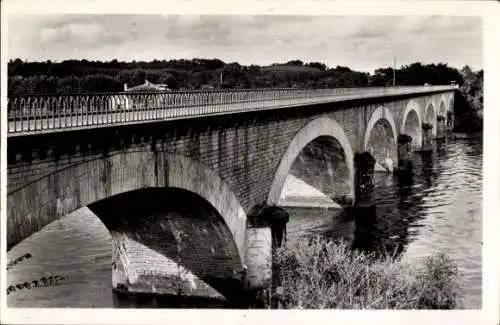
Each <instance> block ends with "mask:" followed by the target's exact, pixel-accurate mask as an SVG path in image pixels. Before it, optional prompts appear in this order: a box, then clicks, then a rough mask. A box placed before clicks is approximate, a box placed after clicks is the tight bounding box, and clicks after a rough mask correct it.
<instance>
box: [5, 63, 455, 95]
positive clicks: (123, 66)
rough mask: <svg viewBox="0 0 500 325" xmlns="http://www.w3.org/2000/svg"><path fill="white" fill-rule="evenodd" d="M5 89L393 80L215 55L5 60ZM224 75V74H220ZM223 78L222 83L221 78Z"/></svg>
mask: <svg viewBox="0 0 500 325" xmlns="http://www.w3.org/2000/svg"><path fill="white" fill-rule="evenodd" d="M8 75H9V78H8V91H9V94H23V93H59V92H95V91H99V92H111V91H122V90H123V89H124V84H127V85H128V86H130V87H133V86H136V85H139V84H142V83H143V82H144V80H145V79H148V80H149V81H151V82H153V83H161V84H167V85H168V87H169V88H171V89H174V90H177V89H181V90H182V89H207V88H208V89H210V88H270V87H274V88H288V87H296V88H313V87H314V88H334V87H365V86H386V85H391V84H392V68H381V69H377V70H376V72H375V74H374V75H370V74H368V73H365V72H359V71H353V70H351V69H349V68H348V67H342V66H336V67H328V66H326V65H325V64H324V63H321V62H309V63H305V62H303V61H301V60H291V61H288V62H286V63H275V64H272V65H270V66H266V67H261V66H257V65H250V66H242V65H240V64H238V63H236V62H232V63H225V62H223V61H221V60H219V59H199V58H194V59H191V60H184V59H181V60H169V61H167V60H161V61H160V60H154V61H151V62H135V61H133V62H119V61H117V60H112V61H109V62H100V61H88V60H66V61H62V62H51V61H46V62H24V61H22V60H20V59H16V60H11V61H10V62H9V63H8ZM221 76H222V78H221ZM461 76H462V75H461V74H460V72H458V70H456V69H454V68H451V67H448V66H447V65H445V64H438V65H434V64H431V65H422V64H421V63H414V64H412V65H410V66H404V67H402V68H401V69H398V70H397V71H396V82H397V84H398V85H423V84H424V83H430V84H449V83H450V82H451V81H453V80H454V81H456V82H457V83H459V84H460V85H461V84H462V81H463V80H462V77H461ZM221 79H222V83H221V82H220V81H221Z"/></svg>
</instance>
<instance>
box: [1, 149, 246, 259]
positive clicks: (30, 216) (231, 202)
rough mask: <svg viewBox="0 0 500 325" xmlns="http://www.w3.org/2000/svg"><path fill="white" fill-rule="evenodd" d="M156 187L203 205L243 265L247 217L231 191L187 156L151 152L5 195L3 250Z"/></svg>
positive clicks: (116, 157)
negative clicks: (220, 223) (73, 216)
mask: <svg viewBox="0 0 500 325" xmlns="http://www.w3.org/2000/svg"><path fill="white" fill-rule="evenodd" d="M155 187H163V188H165V187H168V188H177V189H181V190H184V191H186V192H191V193H193V194H196V195H198V196H199V197H201V198H203V199H204V200H206V201H207V202H208V203H209V204H210V205H211V206H213V208H214V209H215V210H216V211H217V213H218V214H219V215H220V216H221V217H222V218H223V220H224V222H225V224H226V226H227V227H228V229H229V231H230V233H231V235H232V237H233V238H232V240H234V242H235V245H236V247H237V250H238V255H239V258H240V261H241V263H243V262H244V258H245V230H246V214H245V212H244V209H243V207H242V206H241V205H240V203H239V200H238V198H237V197H236V195H235V194H234V193H233V192H232V190H231V189H230V187H229V186H228V185H227V184H226V183H225V182H224V180H223V179H222V178H220V176H218V174H217V173H215V172H214V171H212V170H211V169H209V168H208V167H206V166H204V165H202V164H201V163H199V162H197V161H195V160H192V159H191V158H189V157H185V156H181V155H176V154H167V153H163V152H159V153H158V152H156V153H155V152H151V151H136V152H123V151H122V152H117V153H115V154H113V155H111V156H108V157H97V158H96V159H93V160H88V161H85V162H83V163H80V164H77V165H73V166H70V167H68V168H64V169H60V170H57V171H55V172H53V173H51V174H49V175H46V176H45V177H42V178H40V179H38V180H36V181H35V182H33V183H30V184H28V185H26V186H23V187H21V188H20V189H17V190H15V191H14V192H12V193H9V194H8V196H7V202H8V203H7V207H8V214H7V215H8V222H7V224H8V231H7V234H8V238H7V242H8V243H7V246H8V249H10V247H12V246H14V245H15V244H17V243H18V242H20V241H22V240H23V239H24V238H26V237H28V236H30V235H31V234H33V233H35V232H37V231H39V230H40V229H41V228H42V227H44V226H45V225H47V224H49V223H51V222H52V221H55V220H57V219H59V218H61V217H63V216H65V215H67V214H69V213H71V212H73V211H76V210H78V209H80V208H82V207H85V206H89V205H91V204H93V203H96V202H98V201H101V200H105V199H107V198H110V197H113V196H117V195H122V194H124V193H130V192H134V191H139V190H143V189H147V188H155ZM30 197H32V199H30ZM35 198H36V199H35ZM26 201H28V203H27V204H26Z"/></svg>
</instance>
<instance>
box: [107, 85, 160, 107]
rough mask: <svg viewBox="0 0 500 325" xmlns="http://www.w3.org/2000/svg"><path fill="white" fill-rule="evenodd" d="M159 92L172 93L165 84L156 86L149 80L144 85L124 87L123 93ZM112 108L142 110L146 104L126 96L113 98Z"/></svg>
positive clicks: (111, 99) (111, 100) (111, 101)
mask: <svg viewBox="0 0 500 325" xmlns="http://www.w3.org/2000/svg"><path fill="white" fill-rule="evenodd" d="M158 91H170V89H169V88H168V87H167V85H165V84H154V83H152V82H150V81H149V80H147V79H146V80H145V81H144V83H143V84H142V85H138V86H134V87H130V88H129V87H128V85H127V84H124V85H123V92H130V93H142V92H144V93H147V92H158ZM109 101H110V107H111V109H112V110H120V109H127V110H128V109H130V108H141V106H145V104H146V103H143V102H142V101H140V102H137V100H135V101H134V100H133V99H131V98H130V96H126V95H124V94H122V95H119V96H113V97H112V98H110V99H109Z"/></svg>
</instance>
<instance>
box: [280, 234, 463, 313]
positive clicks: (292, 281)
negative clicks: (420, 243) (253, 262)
mask: <svg viewBox="0 0 500 325" xmlns="http://www.w3.org/2000/svg"><path fill="white" fill-rule="evenodd" d="M274 264H275V271H274V272H276V273H275V276H276V280H275V283H276V282H277V284H276V286H277V288H275V289H274V290H273V294H272V296H273V297H272V301H273V305H274V306H273V307H274V308H282V309H291V308H304V309H322V308H344V309H386V308H390V309H454V308H460V298H459V297H460V295H461V290H462V289H461V288H460V286H459V284H458V273H457V268H456V266H455V265H454V264H453V262H452V261H451V260H450V259H449V258H448V257H447V256H446V255H445V254H436V255H433V256H429V257H427V258H426V259H425V260H424V261H423V262H422V263H421V265H413V264H412V265H410V264H407V263H405V262H403V261H401V260H397V259H396V260H394V259H393V258H392V257H391V256H386V257H382V258H380V257H378V258H377V257H375V256H374V255H367V254H364V253H360V252H355V251H352V250H351V248H349V247H348V246H347V245H346V244H343V243H333V242H330V241H327V240H325V239H322V238H319V237H317V238H313V239H311V240H310V241H309V242H307V241H303V242H300V243H298V244H297V245H296V246H294V247H284V248H281V249H279V250H278V251H277V252H276V254H275V261H274Z"/></svg>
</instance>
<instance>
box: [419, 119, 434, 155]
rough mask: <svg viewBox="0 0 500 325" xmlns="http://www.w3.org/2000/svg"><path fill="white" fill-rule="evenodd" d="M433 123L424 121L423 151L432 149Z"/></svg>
mask: <svg viewBox="0 0 500 325" xmlns="http://www.w3.org/2000/svg"><path fill="white" fill-rule="evenodd" d="M432 128H433V126H432V124H430V123H422V149H421V151H432V138H433V137H432Z"/></svg>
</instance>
